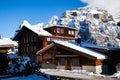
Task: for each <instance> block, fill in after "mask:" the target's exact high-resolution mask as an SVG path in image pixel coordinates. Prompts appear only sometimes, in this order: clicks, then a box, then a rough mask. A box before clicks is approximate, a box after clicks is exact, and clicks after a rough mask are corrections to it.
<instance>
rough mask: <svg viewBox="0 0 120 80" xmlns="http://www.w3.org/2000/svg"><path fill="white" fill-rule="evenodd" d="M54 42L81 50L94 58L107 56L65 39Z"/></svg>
mask: <svg viewBox="0 0 120 80" xmlns="http://www.w3.org/2000/svg"><path fill="white" fill-rule="evenodd" d="M54 42H55V43H57V44H60V45H62V46H65V47H69V48H71V49H74V50H77V51H79V52H82V53H83V54H87V55H90V56H93V57H95V58H96V59H106V58H107V56H106V55H104V54H102V53H99V52H96V51H93V50H90V49H87V48H84V47H80V46H78V45H76V44H73V43H70V42H67V41H54ZM82 53H81V54H82Z"/></svg>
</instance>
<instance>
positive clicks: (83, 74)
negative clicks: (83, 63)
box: [40, 69, 120, 80]
mask: <svg viewBox="0 0 120 80" xmlns="http://www.w3.org/2000/svg"><path fill="white" fill-rule="evenodd" d="M40 70H41V72H44V73H47V74H50V75H53V76H60V77H68V78H74V79H85V80H96V79H97V80H107V79H108V80H109V79H110V80H117V79H118V78H119V77H120V72H118V73H115V74H113V75H102V74H95V73H93V72H88V71H86V70H64V69H40Z"/></svg>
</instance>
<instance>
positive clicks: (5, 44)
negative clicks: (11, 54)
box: [0, 38, 18, 47]
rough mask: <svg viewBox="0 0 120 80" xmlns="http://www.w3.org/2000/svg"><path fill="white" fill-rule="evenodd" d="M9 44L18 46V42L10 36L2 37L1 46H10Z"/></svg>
mask: <svg viewBox="0 0 120 80" xmlns="http://www.w3.org/2000/svg"><path fill="white" fill-rule="evenodd" d="M8 45H11V46H17V45H18V43H17V42H16V41H12V40H11V39H9V38H2V39H0V47H2V46H8Z"/></svg>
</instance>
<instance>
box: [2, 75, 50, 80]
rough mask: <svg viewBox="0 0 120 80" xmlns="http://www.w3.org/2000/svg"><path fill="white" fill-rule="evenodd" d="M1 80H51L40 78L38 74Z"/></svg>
mask: <svg viewBox="0 0 120 80" xmlns="http://www.w3.org/2000/svg"><path fill="white" fill-rule="evenodd" d="M0 80H49V79H47V78H44V77H42V76H38V75H36V74H32V75H29V76H20V77H11V78H4V79H0Z"/></svg>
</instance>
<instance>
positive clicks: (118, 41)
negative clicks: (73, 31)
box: [44, 7, 120, 47]
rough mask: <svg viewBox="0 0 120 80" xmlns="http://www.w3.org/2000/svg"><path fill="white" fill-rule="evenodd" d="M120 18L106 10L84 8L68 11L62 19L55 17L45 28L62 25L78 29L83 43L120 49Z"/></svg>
mask: <svg viewBox="0 0 120 80" xmlns="http://www.w3.org/2000/svg"><path fill="white" fill-rule="evenodd" d="M119 17H120V15H119V16H118V17H117V18H114V17H113V16H112V15H111V14H110V13H109V12H108V11H107V10H104V9H100V8H90V7H84V8H77V9H76V10H66V11H65V12H64V13H63V14H62V15H61V16H60V17H57V16H53V17H52V18H51V19H50V21H49V23H48V24H46V25H45V26H44V27H48V26H52V25H60V26H69V27H73V28H77V29H78V30H79V35H81V37H82V40H83V41H88V42H91V43H94V44H97V45H99V46H111V47H120V26H117V22H118V21H120V18H119Z"/></svg>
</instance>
